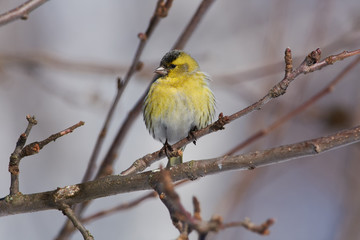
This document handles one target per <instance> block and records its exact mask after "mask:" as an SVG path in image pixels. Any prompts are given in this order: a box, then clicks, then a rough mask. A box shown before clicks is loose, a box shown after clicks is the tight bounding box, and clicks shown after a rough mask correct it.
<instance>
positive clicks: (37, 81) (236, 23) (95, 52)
mask: <svg viewBox="0 0 360 240" xmlns="http://www.w3.org/2000/svg"><path fill="white" fill-rule="evenodd" d="M23 2H24V1H23V0H22V1H21V0H1V1H0V12H1V13H4V12H6V11H8V10H10V9H13V8H14V7H16V6H18V5H20V4H21V3H23ZM156 2H157V1H156V0H151V1H115V0H106V1H85V0H78V1H70V0H63V1H58V0H53V1H49V2H47V3H45V4H44V5H42V6H41V7H40V8H38V9H36V10H35V11H33V12H32V13H30V16H29V19H28V20H27V21H21V20H18V21H15V22H12V23H9V24H7V25H5V26H2V27H0V43H1V44H0V122H1V126H0V131H1V135H0V136H1V137H0V145H1V149H2V151H1V152H0V163H1V165H0V197H4V196H6V195H7V194H8V193H9V186H10V176H9V175H10V174H9V173H8V171H7V170H8V162H9V156H10V154H11V152H12V151H13V150H14V148H15V143H16V141H17V139H18V137H19V135H20V134H21V133H22V132H23V131H24V130H25V128H26V124H27V122H26V119H25V116H26V115H27V114H30V115H35V116H36V118H37V120H38V125H37V126H35V127H33V129H32V131H31V134H30V137H29V139H28V143H30V142H33V141H37V140H42V139H45V138H47V137H48V136H49V135H51V134H53V133H55V132H58V131H60V130H62V129H65V128H66V127H68V126H71V125H73V124H75V123H77V122H78V121H80V120H82V121H85V126H83V127H81V128H79V129H77V130H76V131H74V132H73V133H72V134H70V135H67V136H64V137H62V138H60V139H58V140H57V141H56V142H54V143H51V144H49V145H47V146H46V147H45V148H44V149H42V150H41V152H40V153H39V154H37V155H33V156H31V157H27V158H25V159H23V160H22V162H21V164H20V191H21V192H22V193H24V194H29V193H36V192H43V191H48V190H53V189H55V188H56V187H63V186H66V185H70V184H75V183H79V182H80V181H81V179H82V177H83V174H84V172H85V169H86V167H87V162H88V160H89V157H90V155H91V151H92V148H93V147H94V144H95V141H96V138H97V136H98V133H99V131H100V129H101V127H102V124H103V122H104V120H105V116H106V114H107V112H108V109H109V106H110V104H111V102H112V100H113V98H114V96H115V93H116V78H117V77H122V76H124V75H125V73H126V70H127V69H128V67H129V66H130V63H131V61H132V58H133V56H134V53H135V51H136V48H137V45H138V42H139V40H138V38H137V34H138V33H140V32H143V31H145V29H146V28H147V26H148V23H149V19H150V17H151V16H152V14H153V11H154V9H155V5H156ZM200 2H201V1H190V0H187V1H174V3H173V6H172V8H171V9H170V12H169V15H168V17H167V18H165V19H163V20H161V23H160V24H159V26H158V27H157V29H156V30H155V32H154V34H153V36H152V37H151V38H150V39H149V41H148V44H147V46H146V48H145V50H144V52H143V55H142V57H141V60H142V61H143V62H144V69H143V70H142V71H141V72H139V73H137V74H136V75H135V76H134V77H133V78H132V79H131V81H130V83H129V85H128V87H127V89H126V90H125V92H124V95H123V97H122V98H121V101H120V103H119V105H118V107H117V110H116V114H115V117H114V119H113V121H112V124H111V127H110V130H109V134H108V137H107V139H106V141H105V144H104V149H103V150H102V151H101V154H100V158H99V161H100V160H101V159H102V158H103V156H104V154H105V153H106V151H107V148H108V147H109V145H110V143H111V141H112V139H113V137H114V135H115V134H116V131H117V130H118V128H119V126H120V125H121V123H122V121H123V120H124V118H125V117H126V116H127V113H128V111H129V110H130V109H131V108H132V107H133V106H134V104H135V102H136V101H137V99H138V98H139V97H140V96H141V95H142V94H143V92H144V91H145V89H146V87H147V85H148V84H149V81H150V80H151V78H152V75H153V73H152V72H153V69H155V68H156V67H157V66H158V64H159V61H160V59H161V57H162V56H163V55H164V54H165V53H166V52H167V51H168V50H169V49H170V48H171V47H172V46H173V44H174V42H175V41H176V39H177V38H178V36H179V35H180V33H181V32H182V30H183V29H184V27H185V25H186V24H187V23H188V21H189V19H190V18H191V16H192V15H193V14H194V12H195V10H196V9H197V7H198V5H199V3H200ZM359 13H360V3H359V1H357V0H345V1H335V0H326V1H325V0H316V1H314V0H305V1H296V0H290V1H289V0H271V1H260V0H253V1H236V0H227V1H215V3H214V4H213V5H212V7H211V8H210V10H209V11H208V12H207V14H206V15H205V17H204V19H203V21H202V22H201V24H200V25H199V27H198V29H197V30H196V31H195V33H194V34H193V35H192V37H191V39H190V41H189V42H188V44H187V45H186V47H185V50H186V51H188V52H189V53H191V55H192V56H193V57H194V58H196V59H197V60H198V62H199V63H200V66H201V68H202V70H203V71H205V72H207V73H208V74H209V75H211V76H212V79H213V81H212V82H211V87H212V89H213V91H214V94H215V96H216V98H217V113H220V112H223V113H224V114H226V115H228V114H232V113H234V112H235V111H238V110H240V109H242V108H244V107H246V106H248V105H249V104H252V103H253V102H255V101H257V100H259V99H260V98H261V97H263V96H264V95H265V94H266V93H267V91H268V90H269V89H270V87H272V86H273V85H274V84H275V83H277V82H278V81H280V80H281V79H282V78H283V75H284V63H283V58H284V50H285V48H286V47H290V48H291V49H292V53H293V57H294V66H297V65H299V64H300V63H301V61H302V60H303V59H304V57H305V56H306V55H307V54H308V53H309V52H311V51H312V50H315V49H316V48H318V47H319V48H321V50H322V56H323V57H325V56H328V55H331V54H337V53H340V52H342V51H344V50H355V49H358V48H360V27H359V26H360V15H359ZM354 59H355V58H350V59H346V60H344V61H342V62H339V63H336V64H334V65H333V66H329V67H327V68H324V69H322V70H321V71H317V72H315V73H311V74H307V75H302V76H300V77H298V78H297V79H296V81H294V82H293V84H292V85H290V88H289V89H288V91H287V93H286V94H285V95H284V96H282V97H280V98H278V99H276V100H274V101H272V102H270V103H269V104H267V105H265V107H263V109H261V111H257V112H254V113H252V114H250V115H248V116H246V117H243V118H241V119H239V120H237V121H235V122H233V123H231V124H230V125H227V126H226V129H225V130H224V131H220V132H217V133H215V134H211V135H208V136H206V137H204V138H201V139H200V140H199V141H198V142H197V145H196V146H194V145H188V147H187V148H186V151H185V154H184V160H185V161H188V160H194V159H206V158H212V157H218V156H222V155H224V154H225V153H226V152H228V151H229V150H230V149H232V148H233V147H234V146H236V145H237V144H239V143H240V142H242V141H243V140H244V139H246V138H247V137H249V136H251V135H252V134H253V133H255V132H256V131H258V130H260V129H262V128H265V127H267V126H269V125H270V124H272V123H273V122H274V121H276V120H277V119H278V118H280V117H282V116H284V115H285V114H287V113H288V112H290V111H291V110H292V109H294V108H295V107H297V106H299V105H300V104H301V103H303V102H304V101H306V100H307V99H309V98H310V97H311V96H313V95H314V94H316V93H317V92H318V91H320V90H321V89H323V88H324V87H325V86H326V85H327V84H328V83H329V82H330V81H332V80H333V79H334V78H335V76H336V75H338V74H339V73H340V72H341V71H342V70H343V69H344V68H345V67H346V66H347V65H348V64H350V63H351V61H353V60H354ZM359 73H360V66H356V67H355V68H354V69H352V71H351V72H349V73H348V74H347V75H346V76H344V77H343V79H342V81H341V82H340V83H339V84H338V85H336V88H335V89H334V91H333V92H331V93H330V94H328V95H327V96H325V97H324V98H322V99H321V100H320V101H318V102H316V103H315V104H313V105H312V106H311V107H310V108H308V109H307V110H306V111H303V112H302V113H301V114H299V115H297V116H296V117H294V118H292V120H291V121H289V122H286V123H284V124H282V125H281V127H280V128H278V129H276V130H275V131H274V132H271V133H269V134H268V135H266V136H265V137H263V138H261V139H260V140H258V141H257V142H255V143H254V144H252V145H251V146H249V147H247V148H245V149H242V150H241V152H249V151H252V150H261V149H266V148H269V147H274V146H279V145H282V144H289V143H295V142H299V141H303V140H306V139H311V138H315V137H320V136H324V135H327V134H330V133H334V132H335V131H337V130H340V129H345V128H349V127H352V126H355V125H357V124H358V123H359V119H360V111H359V107H358V106H359V101H360V97H359V96H360V95H359V94H358V91H359V89H360V81H359ZM160 148H161V144H160V143H159V142H157V141H155V140H153V139H152V137H151V136H150V135H149V134H148V132H147V130H146V128H145V125H144V123H143V121H142V117H141V116H138V118H137V119H136V120H135V122H134V124H133V126H132V127H131V129H130V131H129V134H128V135H127V137H126V141H125V142H124V144H123V145H122V146H121V149H120V150H119V155H118V160H117V162H116V164H115V173H116V174H118V173H120V172H121V171H123V170H124V169H126V168H127V167H128V166H130V165H131V163H132V162H133V161H134V160H136V159H137V158H139V157H142V156H143V155H145V154H147V153H150V152H153V151H156V150H158V149H160ZM241 152H239V153H241ZM359 153H360V151H359V144H354V145H351V146H347V147H343V148H340V149H337V150H333V151H331V152H328V153H324V154H321V155H320V156H316V157H307V158H303V159H301V160H300V159H299V160H296V161H290V162H287V163H282V164H276V165H271V166H268V167H263V168H259V169H255V170H252V171H232V172H226V173H221V174H217V175H213V176H207V177H204V178H202V179H199V180H196V181H193V182H191V183H187V184H184V185H183V186H180V187H179V188H178V189H177V191H178V193H179V195H180V197H181V200H182V202H183V204H184V205H185V207H186V208H187V210H189V211H192V200H191V198H192V196H194V195H195V196H197V198H198V199H199V201H200V203H201V208H202V215H203V218H204V219H209V218H210V217H211V216H212V215H213V214H217V215H221V216H223V218H224V222H230V221H239V220H244V218H245V217H249V218H250V219H251V220H252V221H253V222H255V223H262V222H263V221H265V220H266V219H267V218H275V219H276V224H275V225H274V226H273V227H271V229H270V231H271V234H270V235H269V236H266V237H264V236H259V235H257V234H255V233H251V232H249V231H247V230H245V229H243V228H231V229H227V230H224V231H221V232H219V233H217V234H212V235H211V236H209V239H268V240H273V239H293V240H300V239H316V240H320V239H348V240H350V239H359V238H360V230H359V228H358V223H359V221H360V205H359V202H360V178H359V174H358V172H359V170H360V166H359V165H360V162H359ZM99 161H98V163H99ZM159 164H163V165H165V164H166V160H162V161H161V162H157V163H155V164H153V166H152V168H157V167H158V166H159ZM143 194H145V192H136V193H129V194H121V195H116V196H112V197H108V198H104V199H98V200H96V201H94V202H93V203H92V204H91V206H90V207H89V208H88V209H87V211H86V212H85V214H84V216H87V215H89V214H92V213H96V212H97V211H99V210H103V209H107V208H109V207H112V206H116V205H118V204H120V203H126V202H129V201H131V200H132V199H135V198H136V197H138V196H142V195H143ZM65 220H66V217H65V216H63V214H62V213H60V212H59V211H55V210H53V211H43V212H36V213H31V214H20V215H15V216H8V217H2V218H0V236H1V239H9V240H12V239H54V238H55V237H56V236H57V234H58V232H59V230H60V228H61V227H62V225H63V223H64V221H65ZM86 227H87V228H88V229H89V231H90V232H91V233H92V234H93V236H94V237H95V239H109V238H111V239H114V238H119V239H120V238H121V239H145V238H146V239H174V238H176V237H177V236H178V231H177V230H176V229H175V228H174V227H173V225H172V223H171V220H170V218H169V214H168V211H167V209H166V208H165V207H164V206H163V204H162V203H161V202H160V201H159V200H158V199H156V200H155V199H152V200H147V201H144V202H143V203H142V204H140V206H138V207H135V208H133V209H130V210H127V211H123V212H120V213H117V214H113V215H111V216H108V217H106V218H102V219H101V220H98V221H95V222H92V223H90V224H88V225H86ZM71 239H82V236H81V235H80V234H79V233H78V232H75V233H74V234H73V235H72V238H71ZM190 239H197V235H196V234H195V233H193V234H192V235H190Z"/></svg>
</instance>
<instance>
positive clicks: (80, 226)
mask: <svg viewBox="0 0 360 240" xmlns="http://www.w3.org/2000/svg"><path fill="white" fill-rule="evenodd" d="M61 210H62V212H63V213H64V214H65V215H66V216H67V217H68V218H69V220H70V221H71V222H72V223H73V224H74V226H75V227H76V228H77V229H78V230H79V232H80V233H81V234H82V236H83V237H84V240H94V237H93V236H92V235H91V234H90V232H89V231H88V230H87V229H86V228H85V227H84V225H83V224H82V223H81V221H80V220H79V219H78V218H77V217H76V215H75V213H74V211H73V210H72V209H71V207H69V206H68V205H65V204H64V206H63V207H62V209H61Z"/></svg>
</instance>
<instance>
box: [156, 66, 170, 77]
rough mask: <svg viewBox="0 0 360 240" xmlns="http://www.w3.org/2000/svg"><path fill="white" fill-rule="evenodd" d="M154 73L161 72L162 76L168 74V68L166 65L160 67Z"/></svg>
mask: <svg viewBox="0 0 360 240" xmlns="http://www.w3.org/2000/svg"><path fill="white" fill-rule="evenodd" d="M154 73H157V74H160V75H162V76H165V75H167V74H168V72H167V70H166V69H165V68H164V67H158V68H157V69H155V71H154Z"/></svg>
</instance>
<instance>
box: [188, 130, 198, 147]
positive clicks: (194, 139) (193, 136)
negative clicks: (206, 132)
mask: <svg viewBox="0 0 360 240" xmlns="http://www.w3.org/2000/svg"><path fill="white" fill-rule="evenodd" d="M197 130H198V129H197V127H193V128H192V129H191V130H190V131H189V134H188V136H187V137H186V138H187V140H189V141H191V140H193V144H194V145H196V140H197V139H196V137H195V134H194V132H195V131H197Z"/></svg>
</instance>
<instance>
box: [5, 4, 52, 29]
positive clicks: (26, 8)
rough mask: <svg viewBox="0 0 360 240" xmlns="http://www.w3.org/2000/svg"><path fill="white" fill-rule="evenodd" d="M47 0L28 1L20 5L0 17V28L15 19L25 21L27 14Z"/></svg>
mask: <svg viewBox="0 0 360 240" xmlns="http://www.w3.org/2000/svg"><path fill="white" fill-rule="evenodd" d="M47 1H49V0H29V1H27V2H25V3H23V4H22V5H20V6H18V7H16V8H14V9H12V10H10V11H8V12H6V13H3V14H1V15H0V26H2V25H5V24H7V23H9V22H12V21H15V20H17V19H21V20H27V19H28V18H29V13H30V12H31V11H33V10H35V9H36V8H38V7H40V6H41V5H42V4H44V3H46V2H47Z"/></svg>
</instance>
